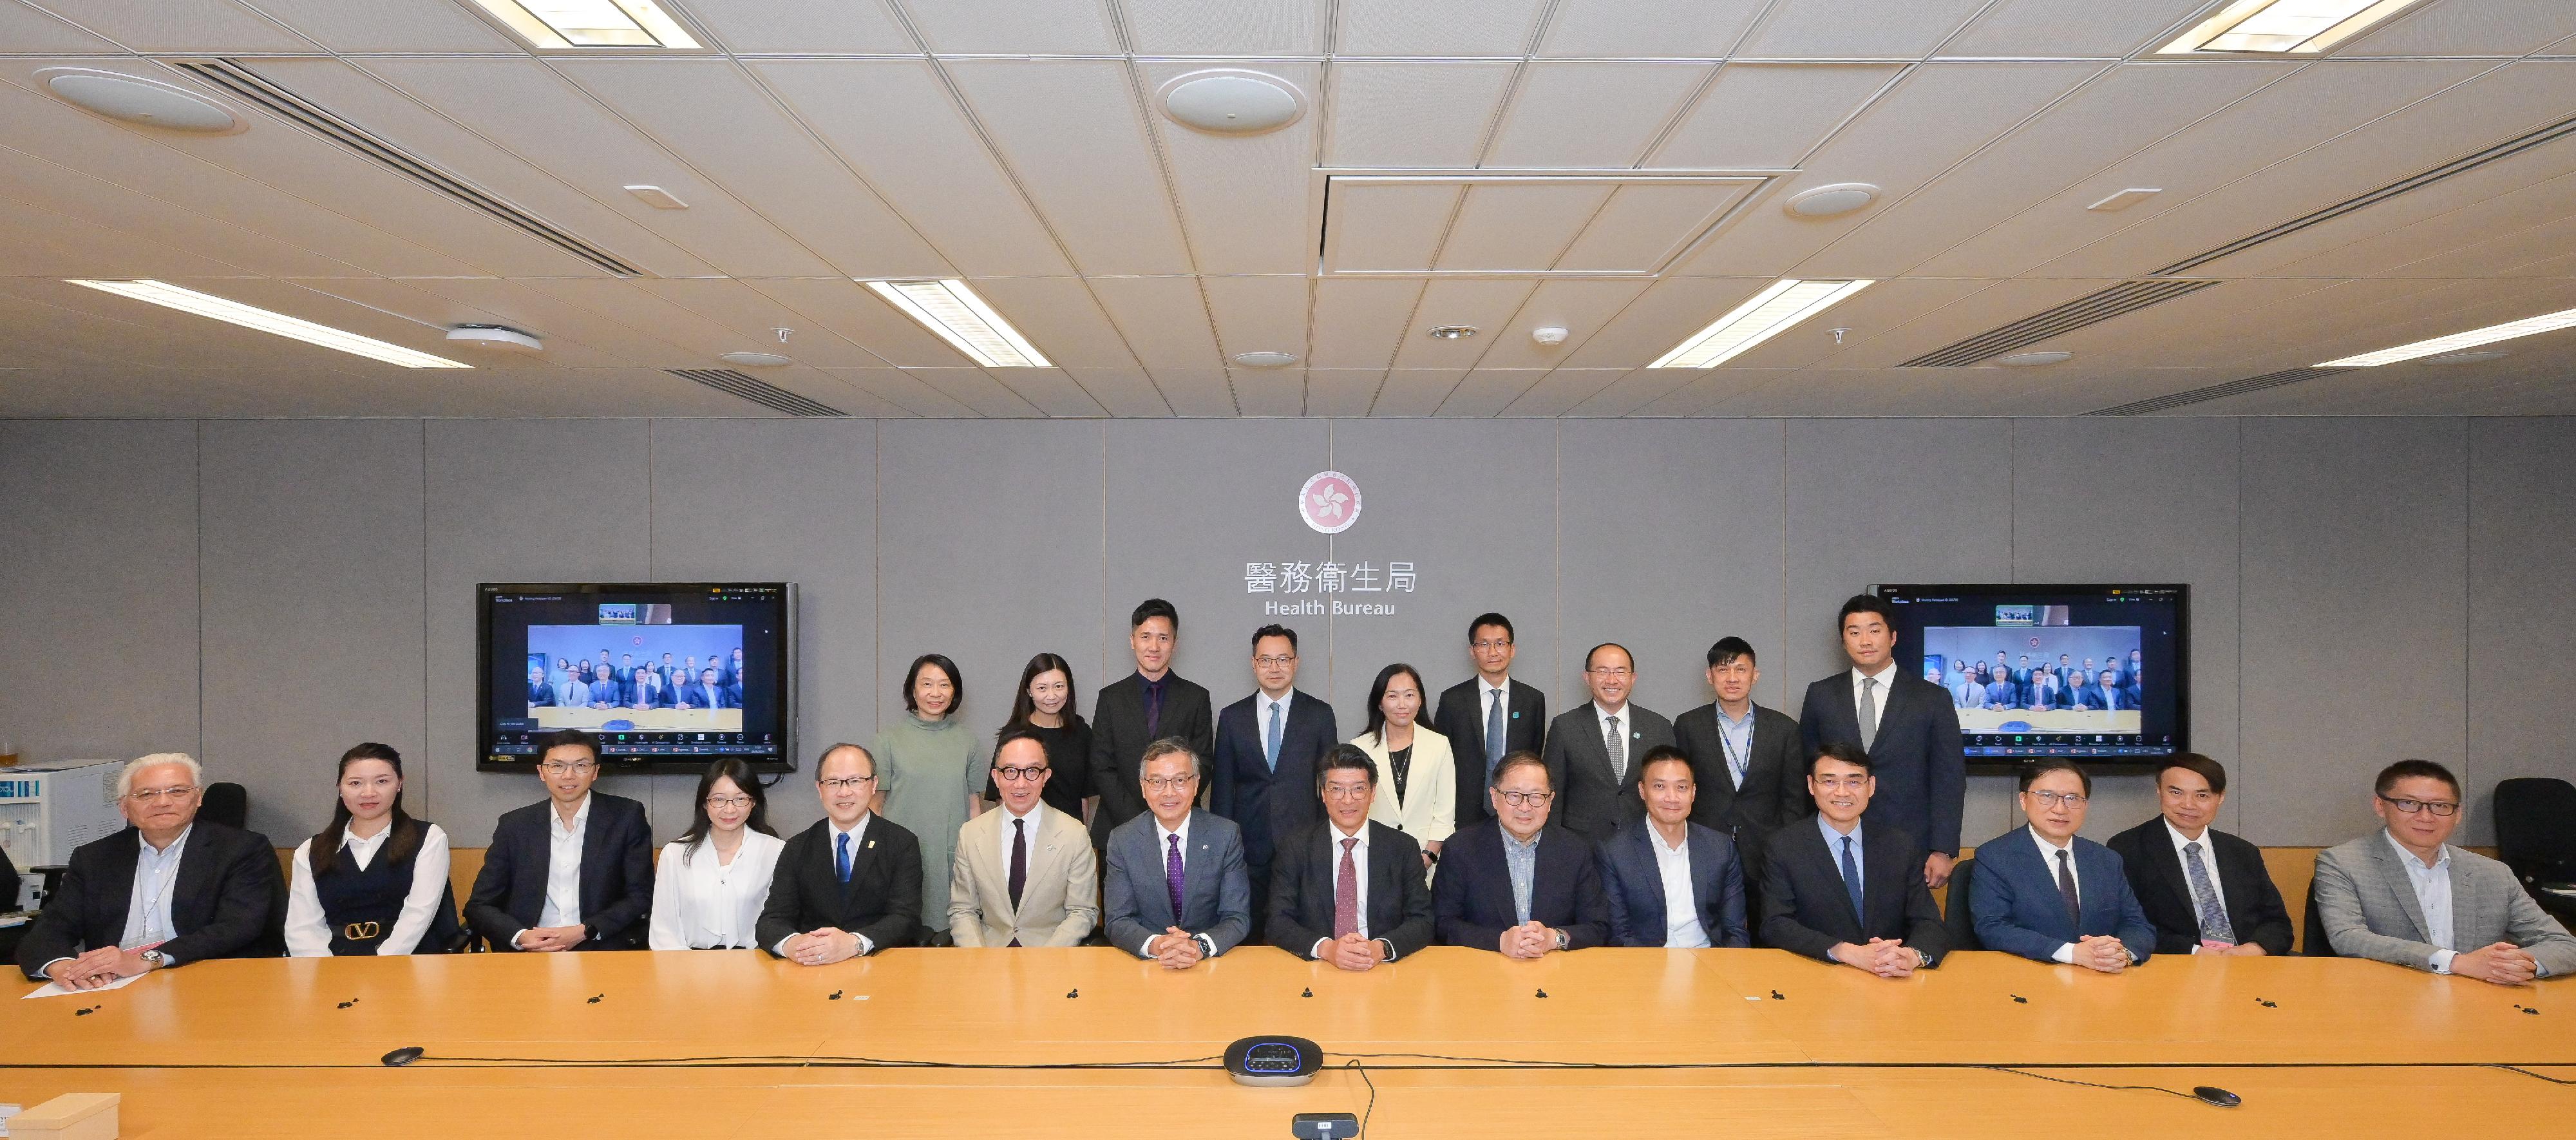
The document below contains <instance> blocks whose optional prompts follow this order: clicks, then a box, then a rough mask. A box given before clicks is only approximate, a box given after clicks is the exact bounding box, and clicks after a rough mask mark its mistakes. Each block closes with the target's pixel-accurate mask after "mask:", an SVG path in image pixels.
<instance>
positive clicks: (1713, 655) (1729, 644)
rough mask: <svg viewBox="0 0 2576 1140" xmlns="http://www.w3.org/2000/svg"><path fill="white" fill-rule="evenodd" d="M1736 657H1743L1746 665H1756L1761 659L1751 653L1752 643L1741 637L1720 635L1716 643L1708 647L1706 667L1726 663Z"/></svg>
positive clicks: (1715, 666) (1713, 667)
mask: <svg viewBox="0 0 2576 1140" xmlns="http://www.w3.org/2000/svg"><path fill="white" fill-rule="evenodd" d="M1738 657H1741V658H1743V659H1744V663H1745V664H1747V665H1757V664H1760V663H1761V660H1762V659H1761V658H1759V657H1755V656H1754V655H1753V643H1752V642H1749V641H1746V640H1744V639H1743V638H1741V637H1721V638H1718V639H1717V644H1715V645H1712V646H1709V647H1708V667H1709V668H1711V669H1715V668H1717V667H1718V666H1720V665H1724V664H1727V663H1728V662H1731V661H1733V660H1735V659H1736V658H1738Z"/></svg>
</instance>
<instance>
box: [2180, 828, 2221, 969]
mask: <svg viewBox="0 0 2576 1140" xmlns="http://www.w3.org/2000/svg"><path fill="white" fill-rule="evenodd" d="M2164 824H2165V834H2166V835H2167V836H2168V837H2170V838H2172V840H2173V846H2174V858H2175V859H2176V860H2179V861H2180V862H2181V863H2182V893H2183V894H2184V895H2185V896H2189V895H2190V894H2191V853H2190V852H2188V851H2185V850H2183V847H2184V845H2186V844H2192V843H2197V844H2200V865H2201V869H2203V870H2205V871H2208V872H2209V895H2210V897H2211V898H2214V899H2217V900H2218V913H2220V914H2225V913H2227V888H2225V887H2222V886H2220V885H2219V884H2218V845H2217V844H2214V843H2211V842H2210V841H2209V829H2208V828H2205V827H2204V828H2202V829H2201V830H2200V838H2198V839H2193V838H2191V837H2190V836H2187V835H2184V834H2183V833H2182V829H2180V828H2177V827H2175V826H2174V825H2173V821H2172V820H2170V819H2168V820H2166V821H2164ZM2191 906H2192V913H2193V916H2194V917H2195V918H2197V917H2198V916H2199V912H2200V900H2198V899H2193V900H2192V904H2191ZM2191 952H2192V953H2194V954H2198V953H2200V943H2199V942H2197V941H2195V942H2193V943H2192V944H2191Z"/></svg>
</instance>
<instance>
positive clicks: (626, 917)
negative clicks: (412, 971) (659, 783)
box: [465, 728, 653, 951]
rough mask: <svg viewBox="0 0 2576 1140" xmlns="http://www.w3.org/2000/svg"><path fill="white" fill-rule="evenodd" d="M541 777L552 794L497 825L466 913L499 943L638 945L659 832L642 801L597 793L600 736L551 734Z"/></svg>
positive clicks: (511, 946)
mask: <svg viewBox="0 0 2576 1140" xmlns="http://www.w3.org/2000/svg"><path fill="white" fill-rule="evenodd" d="M537 775H538V776H539V777H540V778H542V779H543V780H544V781H545V784H546V799H545V800H544V801H543V802H541V803H534V804H530V805H528V806H526V807H523V808H516V809H513V810H511V811H509V812H507V813H505V814H503V815H502V816H501V821H500V823H499V824H497V825H495V826H494V827H493V828H492V845H491V846H490V847H489V848H487V849H485V851H484V853H483V869H482V870H481V871H479V872H477V873H476V874H475V876H474V893H473V894H472V895H470V896H468V897H467V900H466V903H465V920H466V921H467V922H469V923H471V924H473V927H474V931H475V933H477V934H480V935H482V936H483V937H484V938H486V939H489V940H490V941H491V943H492V948H493V949H495V950H545V951H553V950H633V949H637V948H639V947H641V946H643V945H644V935H645V923H646V921H647V919H648V918H649V917H650V915H649V912H650V911H651V910H652V908H653V830H652V826H651V825H650V824H649V823H647V822H646V821H645V818H644V805H642V804H640V803H637V802H635V801H633V800H630V799H626V798H625V797H622V796H612V795H609V794H608V793H606V792H593V791H591V789H590V786H591V785H592V784H593V783H595V782H597V781H598V779H599V742H598V740H596V739H595V738H593V737H592V736H591V735H590V734H589V733H587V732H583V731H581V730H580V729H572V728H568V729H565V730H563V731H561V732H558V733H555V734H554V735H553V736H551V737H548V738H547V740H546V746H545V749H544V751H543V752H541V753H540V754H539V758H538V763H537Z"/></svg>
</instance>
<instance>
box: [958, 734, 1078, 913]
mask: <svg viewBox="0 0 2576 1140" xmlns="http://www.w3.org/2000/svg"><path fill="white" fill-rule="evenodd" d="M1053 775H1054V773H1053V772H1051V771H1049V769H1048V765H1047V754H1046V744H1045V742H1044V741H1041V740H1039V739H1038V737H1037V734H1035V733H1032V732H1030V731H1028V730H1026V729H1016V730H1013V731H1011V732H1007V733H1004V734H1003V735H1002V739H1001V742H1000V743H999V744H996V745H994V747H993V788H994V790H996V791H998V792H1000V793H1001V810H1000V811H988V812H984V813H982V814H980V815H977V816H976V817H975V818H973V819H970V820H967V821H966V825H965V826H964V827H961V828H958V829H957V859H956V861H955V863H954V864H952V866H951V870H950V871H949V874H948V933H949V936H950V937H952V938H954V939H955V940H956V942H957V945H959V946H1074V945H1079V944H1080V943H1081V942H1082V939H1083V937H1084V936H1085V935H1088V934H1090V933H1091V929H1092V928H1093V927H1095V926H1098V925H1099V924H1100V876H1099V871H1098V869H1097V865H1096V863H1095V862H1094V860H1093V859H1092V854H1091V837H1090V836H1089V835H1088V834H1087V833H1085V832H1084V831H1083V829H1082V821H1081V820H1078V819H1075V818H1074V817H1072V816H1070V815H1067V814H1065V813H1064V812H1061V811H1058V810H1056V809H1055V808H1052V807H1049V806H1047V804H1046V801H1045V800H1044V799H1042V798H1040V794H1041V793H1042V792H1044V791H1045V790H1046V785H1047V781H1048V780H1049V779H1050V778H1052V777H1053Z"/></svg>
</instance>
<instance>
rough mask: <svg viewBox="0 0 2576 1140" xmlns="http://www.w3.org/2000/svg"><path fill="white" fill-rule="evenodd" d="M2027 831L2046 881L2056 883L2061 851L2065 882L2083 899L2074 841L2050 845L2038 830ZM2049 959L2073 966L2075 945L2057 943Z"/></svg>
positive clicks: (2081, 873) (2082, 877) (2082, 878)
mask: <svg viewBox="0 0 2576 1140" xmlns="http://www.w3.org/2000/svg"><path fill="white" fill-rule="evenodd" d="M2027 830H2028V831H2029V832H2030V841H2031V842H2033V843H2036V844H2039V861H2040V863H2041V864H2043V865H2045V866H2046V867H2047V868H2048V881H2049V882H2052V883H2054V882H2056V881H2057V853H2058V852H2060V851H2063V852H2065V853H2066V881H2067V882H2070V883H2073V884H2074V885H2075V897H2076V898H2079V899H2081V898H2083V897H2084V874H2083V872H2081V871H2079V870H2077V869H2076V866H2075V864H2076V859H2075V841H2074V840H2073V839H2068V840H2067V841H2066V842H2065V843H2063V844H2058V843H2051V842H2049V839H2048V837H2047V836H2045V835H2041V834H2040V833H2039V829H2038V828H2036V827H2030V828H2027ZM2078 933H2079V934H2080V933H2081V932H2080V931H2079V932H2078ZM2049 957H2050V958H2051V959H2053V960H2056V961H2059V962H2064V963H2066V964H2068V965H2073V964H2074V962H2075V944H2074V943H2072V942H2061V943H2058V945H2057V952H2056V953H2054V954H2051V955H2049Z"/></svg>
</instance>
